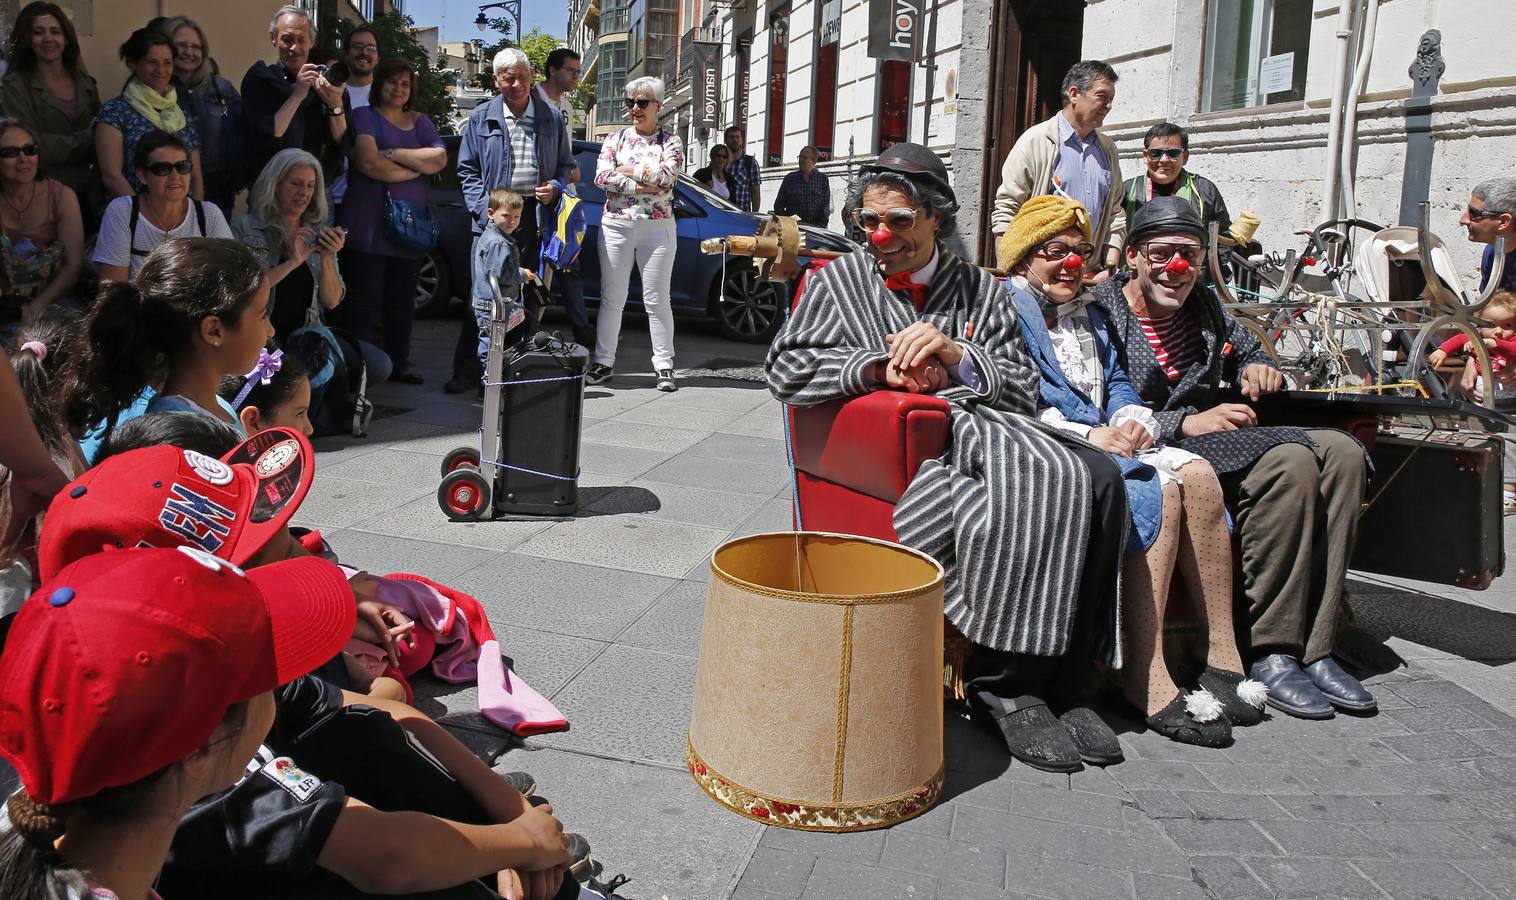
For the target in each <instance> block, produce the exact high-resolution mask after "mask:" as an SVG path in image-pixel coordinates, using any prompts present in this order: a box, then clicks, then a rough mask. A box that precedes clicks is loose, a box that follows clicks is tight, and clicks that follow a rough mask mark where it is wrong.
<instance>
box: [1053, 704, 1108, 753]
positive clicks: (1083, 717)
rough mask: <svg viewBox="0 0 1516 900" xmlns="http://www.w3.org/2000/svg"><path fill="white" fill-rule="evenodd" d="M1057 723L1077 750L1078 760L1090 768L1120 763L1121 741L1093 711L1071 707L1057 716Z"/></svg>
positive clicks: (1077, 706) (1081, 706)
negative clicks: (1087, 764) (1090, 766)
mask: <svg viewBox="0 0 1516 900" xmlns="http://www.w3.org/2000/svg"><path fill="white" fill-rule="evenodd" d="M1058 722H1059V724H1061V725H1062V726H1063V729H1064V730H1065V731H1067V732H1068V733H1069V737H1070V738H1072V739H1073V741H1074V746H1075V747H1077V748H1079V758H1080V759H1082V760H1084V761H1085V762H1087V763H1089V764H1090V765H1092V766H1109V765H1113V764H1115V763H1119V762H1121V760H1122V759H1123V758H1124V757H1123V756H1122V753H1121V741H1119V740H1117V739H1116V732H1114V731H1112V730H1111V726H1109V725H1107V724H1105V720H1104V719H1102V718H1100V716H1099V714H1098V713H1096V712H1095V711H1094V710H1093V709H1090V708H1089V707H1088V706H1085V705H1083V704H1079V705H1075V706H1071V707H1069V708H1068V709H1066V710H1064V711H1063V712H1062V713H1060V714H1059V716H1058Z"/></svg>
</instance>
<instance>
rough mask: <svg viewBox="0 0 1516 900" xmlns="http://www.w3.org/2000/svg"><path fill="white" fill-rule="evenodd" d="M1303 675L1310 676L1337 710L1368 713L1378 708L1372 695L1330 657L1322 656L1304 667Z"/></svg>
mask: <svg viewBox="0 0 1516 900" xmlns="http://www.w3.org/2000/svg"><path fill="white" fill-rule="evenodd" d="M1305 674H1307V675H1309V676H1310V678H1311V681H1312V682H1313V683H1314V684H1315V685H1316V687H1317V688H1319V689H1320V690H1321V693H1323V694H1325V695H1326V698H1327V700H1329V701H1331V704H1332V705H1333V706H1335V707H1337V708H1338V709H1345V710H1347V711H1349V712H1369V711H1370V710H1375V709H1378V708H1379V703H1378V701H1376V700H1375V699H1374V695H1373V694H1371V693H1369V692H1368V689H1367V688H1365V687H1364V686H1363V685H1362V684H1360V683H1359V682H1358V679H1356V678H1354V677H1353V676H1351V675H1349V674H1348V673H1347V672H1346V671H1345V670H1344V669H1343V668H1342V666H1340V665H1338V664H1337V660H1335V659H1333V658H1331V657H1330V656H1323V657H1322V658H1321V659H1318V660H1316V661H1315V662H1313V663H1311V664H1310V665H1308V666H1306V667H1305Z"/></svg>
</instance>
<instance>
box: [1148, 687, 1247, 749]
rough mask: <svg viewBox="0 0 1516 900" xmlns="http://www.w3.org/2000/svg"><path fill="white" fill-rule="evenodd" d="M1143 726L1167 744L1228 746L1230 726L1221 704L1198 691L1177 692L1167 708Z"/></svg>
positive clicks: (1208, 693) (1207, 693)
mask: <svg viewBox="0 0 1516 900" xmlns="http://www.w3.org/2000/svg"><path fill="white" fill-rule="evenodd" d="M1145 721H1146V722H1147V726H1148V727H1149V728H1151V729H1153V730H1154V731H1156V732H1158V733H1159V734H1161V735H1163V736H1164V737H1166V738H1168V739H1169V740H1171V741H1177V742H1178V743H1181V744H1194V745H1196V746H1199V747H1225V746H1226V745H1227V744H1230V743H1231V742H1232V723H1231V722H1229V721H1227V717H1226V714H1225V712H1224V711H1223V710H1222V707H1221V702H1220V701H1218V700H1217V699H1216V698H1215V697H1214V696H1212V694H1211V692H1210V691H1208V690H1206V689H1204V688H1201V689H1200V690H1198V691H1192V692H1191V693H1189V694H1186V693H1185V692H1184V691H1180V692H1179V693H1178V694H1175V695H1174V699H1173V700H1171V701H1169V705H1168V706H1165V707H1164V708H1163V709H1160V710H1159V711H1158V712H1156V713H1154V714H1152V715H1151V716H1148V717H1147V719H1146V720H1145Z"/></svg>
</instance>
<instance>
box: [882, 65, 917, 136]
mask: <svg viewBox="0 0 1516 900" xmlns="http://www.w3.org/2000/svg"><path fill="white" fill-rule="evenodd" d="M878 83H879V141H878V143H879V146H877V147H875V148H874V152H875V153H883V152H884V151H886V150H888V149H890V148H891V147H893V146H895V145H896V144H899V143H902V142H904V141H905V140H906V135H907V131H908V130H909V129H910V127H911V64H910V63H908V62H906V61H904V60H899V59H891V60H886V61H885V62H882V63H880V64H879V78H878Z"/></svg>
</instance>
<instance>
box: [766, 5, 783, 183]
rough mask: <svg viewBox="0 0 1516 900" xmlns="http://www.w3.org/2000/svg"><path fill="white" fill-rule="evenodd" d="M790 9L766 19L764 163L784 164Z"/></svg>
mask: <svg viewBox="0 0 1516 900" xmlns="http://www.w3.org/2000/svg"><path fill="white" fill-rule="evenodd" d="M789 45H790V11H789V9H788V8H786V9H781V10H779V11H777V12H775V13H774V15H773V17H772V18H771V19H770V20H769V104H768V127H767V128H766V129H765V131H764V136H763V157H764V163H763V164H764V165H765V166H778V165H783V164H784V98H785V81H786V80H787V78H788V74H789Z"/></svg>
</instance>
